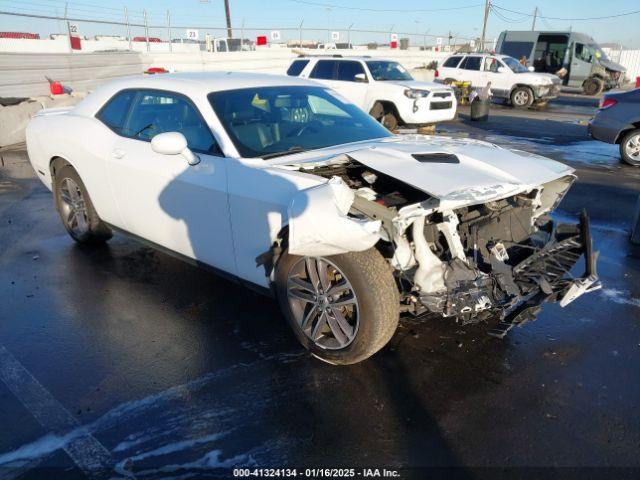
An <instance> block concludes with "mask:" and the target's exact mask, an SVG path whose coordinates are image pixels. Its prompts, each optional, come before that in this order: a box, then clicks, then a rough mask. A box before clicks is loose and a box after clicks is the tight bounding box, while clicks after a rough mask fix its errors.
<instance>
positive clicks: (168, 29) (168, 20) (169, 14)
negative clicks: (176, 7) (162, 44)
mask: <svg viewBox="0 0 640 480" xmlns="http://www.w3.org/2000/svg"><path fill="white" fill-rule="evenodd" d="M167 34H168V35H169V52H173V44H172V42H171V12H170V11H169V10H167Z"/></svg>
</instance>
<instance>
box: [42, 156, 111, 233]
mask: <svg viewBox="0 0 640 480" xmlns="http://www.w3.org/2000/svg"><path fill="white" fill-rule="evenodd" d="M53 195H54V199H55V203H56V208H57V210H58V213H59V214H60V219H61V220H62V224H63V225H64V227H65V228H66V230H67V232H68V233H69V235H70V236H71V238H73V239H74V240H75V241H76V242H78V243H81V244H96V243H104V242H105V241H107V240H109V239H110V238H111V237H112V236H113V233H112V232H111V229H110V228H109V227H108V226H107V225H106V224H105V223H104V222H103V221H102V220H100V217H98V214H97V213H96V210H95V208H94V207H93V203H91V198H90V197H89V192H87V189H86V187H85V186H84V183H82V179H81V178H80V175H78V172H76V170H75V169H74V168H73V167H72V166H71V165H65V166H63V167H61V168H59V169H57V170H56V172H55V175H54V177H53Z"/></svg>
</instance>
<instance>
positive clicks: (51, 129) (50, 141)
mask: <svg viewBox="0 0 640 480" xmlns="http://www.w3.org/2000/svg"><path fill="white" fill-rule="evenodd" d="M26 137H27V151H28V153H29V160H30V162H31V164H32V166H33V168H34V169H35V170H36V172H37V173H38V177H39V178H40V179H41V180H42V181H43V183H44V184H45V185H46V186H47V188H49V189H52V183H53V179H52V172H51V168H50V165H51V162H52V160H53V159H55V158H56V157H61V158H63V159H64V160H66V161H67V162H68V163H70V164H71V165H72V166H73V167H74V168H75V170H76V171H77V172H78V174H79V175H80V178H81V179H82V182H83V183H84V185H85V187H86V188H87V191H88V192H89V196H90V197H91V201H92V203H93V205H94V207H95V209H96V212H97V213H98V215H99V216H100V218H101V219H103V220H105V221H107V222H109V223H113V224H115V225H118V224H120V218H119V213H118V211H117V207H116V203H115V202H114V199H113V195H112V194H111V189H110V187H109V183H108V181H107V175H106V169H105V159H107V158H108V155H110V152H111V149H112V147H113V144H114V142H115V139H116V135H115V133H113V132H112V131H111V130H109V129H108V128H107V127H106V126H105V125H104V124H102V123H101V122H100V121H98V120H97V119H95V118H93V117H84V116H80V115H74V114H73V111H71V112H69V113H65V114H58V115H46V114H45V115H39V116H36V117H34V118H33V119H32V120H31V122H30V123H29V125H28V127H27V131H26Z"/></svg>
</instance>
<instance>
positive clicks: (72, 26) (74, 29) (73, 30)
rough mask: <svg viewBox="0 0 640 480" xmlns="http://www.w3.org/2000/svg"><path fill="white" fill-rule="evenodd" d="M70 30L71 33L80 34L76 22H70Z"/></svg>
mask: <svg viewBox="0 0 640 480" xmlns="http://www.w3.org/2000/svg"><path fill="white" fill-rule="evenodd" d="M69 32H70V33H71V35H77V34H78V25H76V24H75V23H70V24H69Z"/></svg>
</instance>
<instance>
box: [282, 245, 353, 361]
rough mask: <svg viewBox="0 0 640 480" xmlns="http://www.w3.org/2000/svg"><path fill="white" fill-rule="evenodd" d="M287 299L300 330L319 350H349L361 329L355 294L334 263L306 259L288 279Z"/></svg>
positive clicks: (315, 258)
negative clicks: (348, 347)
mask: <svg viewBox="0 0 640 480" xmlns="http://www.w3.org/2000/svg"><path fill="white" fill-rule="evenodd" d="M287 299H288V301H289V307H290V308H291V312H292V314H293V316H294V318H295V321H296V324H297V326H298V327H299V328H300V329H301V330H302V331H303V332H304V334H305V335H306V336H307V337H308V338H309V339H310V340H311V341H312V342H313V343H314V344H315V345H317V346H318V347H320V348H324V349H328V350H337V349H342V348H345V347H346V346H348V345H349V344H350V343H351V342H353V339H354V338H355V336H356V334H357V333H358V325H359V307H358V299H357V298H356V294H355V291H354V289H353V287H352V286H351V283H350V282H349V280H348V279H347V277H346V276H345V275H344V273H342V272H341V271H340V269H339V268H338V267H337V266H336V265H335V264H334V263H332V262H331V261H329V260H327V259H326V258H322V257H304V258H301V259H300V260H298V261H297V262H296V263H294V264H293V266H292V267H291V269H290V270H289V273H288V276H287Z"/></svg>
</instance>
